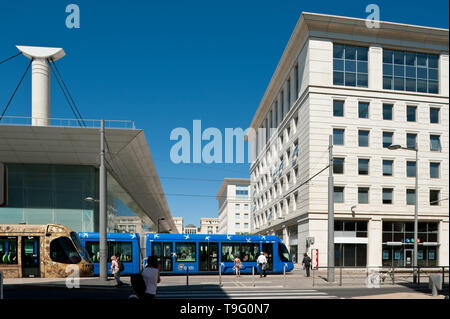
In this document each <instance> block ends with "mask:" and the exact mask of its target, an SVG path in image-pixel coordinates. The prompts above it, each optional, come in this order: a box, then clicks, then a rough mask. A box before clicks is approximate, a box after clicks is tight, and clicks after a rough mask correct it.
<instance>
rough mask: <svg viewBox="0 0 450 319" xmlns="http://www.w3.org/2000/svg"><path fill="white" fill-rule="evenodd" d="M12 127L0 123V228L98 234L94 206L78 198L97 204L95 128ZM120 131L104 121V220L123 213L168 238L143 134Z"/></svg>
mask: <svg viewBox="0 0 450 319" xmlns="http://www.w3.org/2000/svg"><path fill="white" fill-rule="evenodd" d="M13 120H14V119H13ZM12 122H14V121H11V119H9V118H3V120H2V121H1V122H0V162H3V163H5V164H6V166H7V168H8V205H7V207H1V208H0V224H18V223H26V224H48V223H56V224H62V225H65V226H68V227H70V228H72V229H73V230H74V231H76V232H98V231H99V207H98V203H97V202H95V201H87V200H86V198H88V197H91V198H93V199H96V200H97V199H98V197H99V157H100V156H99V154H100V130H99V126H100V121H91V122H89V124H90V127H74V125H71V124H70V122H69V121H67V122H66V123H64V125H61V124H62V123H61V122H58V123H57V124H56V123H54V122H52V120H50V124H51V126H32V125H24V124H23V123H19V124H17V125H16V124H15V123H12ZM30 122H31V120H30ZM6 123H8V124H6ZM53 124H56V125H53ZM73 124H75V122H73ZM121 124H124V123H121ZM125 124H127V125H128V127H126V128H123V127H120V128H117V127H114V125H117V123H115V122H108V121H106V125H107V126H106V127H107V128H106V130H105V137H106V142H107V143H106V145H107V150H106V168H107V214H108V216H109V217H112V216H114V215H116V214H117V213H118V211H119V210H120V209H122V208H123V207H125V206H126V207H127V208H128V209H129V210H131V211H132V212H134V213H135V214H136V215H137V216H139V217H141V218H142V220H143V221H144V222H145V223H146V224H147V225H149V230H150V231H156V226H155V224H156V223H157V220H158V218H164V222H162V223H160V231H162V232H169V231H170V232H175V233H176V232H177V231H176V229H177V228H176V226H175V224H174V222H173V220H172V216H171V214H170V211H169V207H168V205H167V202H166V199H165V197H164V196H161V195H160V194H163V193H164V192H163V190H162V187H161V184H160V181H159V178H158V174H157V172H156V168H155V166H154V163H153V160H152V158H151V154H150V150H149V147H148V145H147V141H146V139H145V135H144V132H143V130H138V129H135V128H134V124H133V123H131V124H132V125H131V124H130V122H126V123H125ZM124 205H125V206H124ZM109 221H110V223H112V222H113V219H112V218H109ZM109 226H110V225H109ZM111 227H112V225H111ZM111 227H110V229H111Z"/></svg>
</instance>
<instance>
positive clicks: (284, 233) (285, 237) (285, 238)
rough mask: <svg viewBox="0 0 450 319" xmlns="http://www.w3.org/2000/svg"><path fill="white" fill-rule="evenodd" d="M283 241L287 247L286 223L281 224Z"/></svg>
mask: <svg viewBox="0 0 450 319" xmlns="http://www.w3.org/2000/svg"><path fill="white" fill-rule="evenodd" d="M282 227H283V242H284V244H285V245H286V247H287V248H288V249H289V233H288V229H287V227H286V225H283V226H282Z"/></svg>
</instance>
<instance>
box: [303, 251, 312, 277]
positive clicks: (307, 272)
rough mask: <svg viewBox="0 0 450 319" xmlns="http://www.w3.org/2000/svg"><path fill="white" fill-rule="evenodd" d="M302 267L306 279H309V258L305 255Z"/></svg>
mask: <svg viewBox="0 0 450 319" xmlns="http://www.w3.org/2000/svg"><path fill="white" fill-rule="evenodd" d="M302 265H304V267H305V268H304V269H306V277H309V270H310V269H311V258H310V257H309V256H308V254H307V253H305V254H304V255H303V261H302Z"/></svg>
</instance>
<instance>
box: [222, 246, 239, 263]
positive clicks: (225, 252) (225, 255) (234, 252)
mask: <svg viewBox="0 0 450 319" xmlns="http://www.w3.org/2000/svg"><path fill="white" fill-rule="evenodd" d="M240 250H241V249H240V244H239V243H229V244H222V261H228V262H232V261H234V258H235V257H236V256H238V257H239V258H240ZM241 260H242V259H241Z"/></svg>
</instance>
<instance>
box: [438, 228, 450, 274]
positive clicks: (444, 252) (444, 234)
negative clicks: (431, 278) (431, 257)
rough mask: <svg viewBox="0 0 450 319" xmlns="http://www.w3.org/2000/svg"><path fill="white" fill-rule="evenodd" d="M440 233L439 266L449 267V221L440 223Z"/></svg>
mask: <svg viewBox="0 0 450 319" xmlns="http://www.w3.org/2000/svg"><path fill="white" fill-rule="evenodd" d="M438 230H439V233H438V236H439V238H438V241H439V248H438V256H437V258H438V266H448V259H449V255H448V236H449V227H448V220H444V221H440V222H439V228H438Z"/></svg>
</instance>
